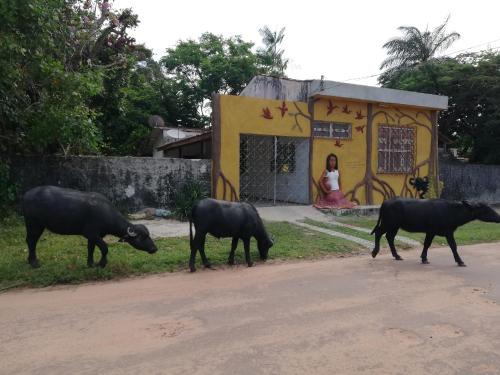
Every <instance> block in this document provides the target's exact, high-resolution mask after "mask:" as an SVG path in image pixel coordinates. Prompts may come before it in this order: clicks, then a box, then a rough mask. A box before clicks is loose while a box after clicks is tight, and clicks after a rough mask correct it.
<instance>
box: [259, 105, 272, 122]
mask: <svg viewBox="0 0 500 375" xmlns="http://www.w3.org/2000/svg"><path fill="white" fill-rule="evenodd" d="M261 116H262V117H264V118H265V119H267V120H272V119H273V115H272V113H271V110H270V109H269V107H266V108H262V115H261Z"/></svg>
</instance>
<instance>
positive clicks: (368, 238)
mask: <svg viewBox="0 0 500 375" xmlns="http://www.w3.org/2000/svg"><path fill="white" fill-rule="evenodd" d="M304 223H306V224H310V225H315V226H317V227H321V228H326V229H331V230H333V231H335V232H340V233H344V234H348V235H350V236H354V237H358V238H361V239H363V240H366V241H374V236H372V235H371V234H369V233H365V232H362V231H359V230H355V229H351V228H346V227H341V226H338V225H335V224H329V223H325V222H322V221H316V220H312V219H309V218H307V219H305V220H304ZM346 224H347V223H346ZM380 244H381V246H387V247H389V244H388V243H387V240H386V239H385V237H384V238H382V239H381V241H380ZM395 245H396V246H397V247H398V248H399V249H404V250H406V249H411V248H412V246H411V245H409V244H407V243H404V242H401V241H398V240H396V241H395Z"/></svg>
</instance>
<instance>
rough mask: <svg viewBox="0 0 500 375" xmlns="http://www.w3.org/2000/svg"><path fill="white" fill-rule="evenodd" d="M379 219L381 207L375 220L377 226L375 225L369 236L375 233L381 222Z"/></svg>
mask: <svg viewBox="0 0 500 375" xmlns="http://www.w3.org/2000/svg"><path fill="white" fill-rule="evenodd" d="M381 218H382V207H380V211H379V212H378V220H377V224H376V225H375V228H373V230H372V232H371V233H370V234H373V233H375V231H376V230H377V228H379V227H380V221H381Z"/></svg>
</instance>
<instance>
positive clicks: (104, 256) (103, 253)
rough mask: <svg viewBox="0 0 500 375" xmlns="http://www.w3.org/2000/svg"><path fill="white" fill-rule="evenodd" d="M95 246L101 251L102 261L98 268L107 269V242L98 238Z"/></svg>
mask: <svg viewBox="0 0 500 375" xmlns="http://www.w3.org/2000/svg"><path fill="white" fill-rule="evenodd" d="M95 244H96V245H97V246H98V247H99V250H101V260H100V261H99V263H98V266H99V267H101V268H104V267H106V264H108V245H106V242H104V241H103V240H102V238H98V239H97V240H96V241H95Z"/></svg>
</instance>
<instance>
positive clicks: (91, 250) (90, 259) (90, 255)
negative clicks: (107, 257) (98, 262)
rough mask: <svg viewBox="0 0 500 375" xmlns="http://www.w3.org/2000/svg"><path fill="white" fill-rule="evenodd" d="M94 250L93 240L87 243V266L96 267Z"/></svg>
mask: <svg viewBox="0 0 500 375" xmlns="http://www.w3.org/2000/svg"><path fill="white" fill-rule="evenodd" d="M94 249H95V242H94V241H92V240H88V241H87V266H89V267H94Z"/></svg>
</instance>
